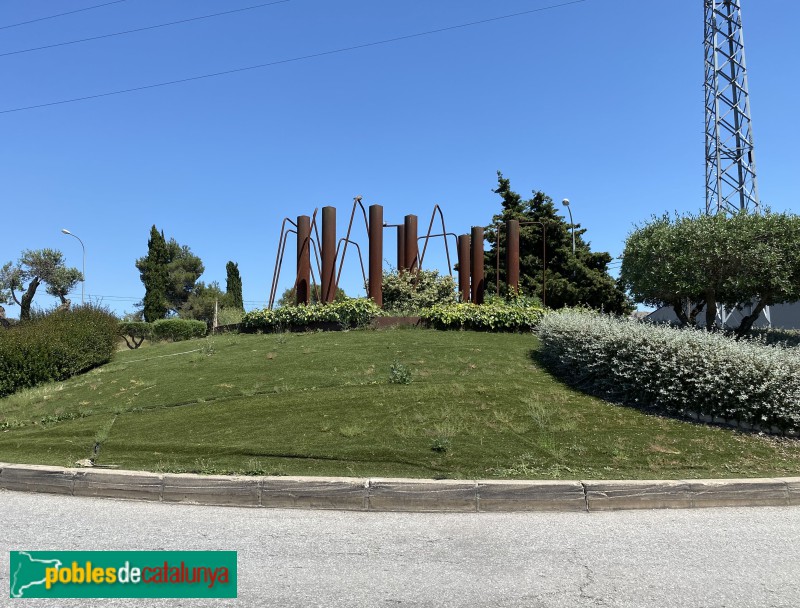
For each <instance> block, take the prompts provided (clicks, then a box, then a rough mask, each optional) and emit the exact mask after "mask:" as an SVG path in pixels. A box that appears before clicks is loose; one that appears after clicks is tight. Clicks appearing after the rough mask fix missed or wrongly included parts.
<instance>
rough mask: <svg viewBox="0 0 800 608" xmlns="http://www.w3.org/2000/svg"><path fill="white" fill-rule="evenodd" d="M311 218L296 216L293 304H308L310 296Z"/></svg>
mask: <svg viewBox="0 0 800 608" xmlns="http://www.w3.org/2000/svg"><path fill="white" fill-rule="evenodd" d="M310 241H311V218H310V217H309V216H307V215H299V216H297V278H296V280H295V292H294V293H295V304H298V305H299V304H308V303H309V297H310V295H311V293H310V291H309V283H310V280H311V243H310Z"/></svg>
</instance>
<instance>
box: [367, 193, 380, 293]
mask: <svg viewBox="0 0 800 608" xmlns="http://www.w3.org/2000/svg"><path fill="white" fill-rule="evenodd" d="M367 297H370V298H372V300H373V301H374V302H375V304H377V305H378V306H379V307H381V308H383V207H382V206H381V205H370V206H369V281H368V283H367Z"/></svg>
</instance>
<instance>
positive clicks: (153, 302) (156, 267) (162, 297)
mask: <svg viewBox="0 0 800 608" xmlns="http://www.w3.org/2000/svg"><path fill="white" fill-rule="evenodd" d="M136 268H137V269H138V270H139V275H140V277H141V279H142V283H143V284H144V287H145V297H144V300H143V305H144V318H145V320H146V321H155V320H157V319H163V318H164V317H165V316H167V315H168V314H169V313H173V314H178V312H179V311H180V310H181V307H182V306H183V305H184V304H186V302H187V300H188V299H189V296H190V295H191V294H192V292H193V291H194V289H195V284H196V283H197V279H199V278H200V275H202V274H203V271H204V270H205V269H204V267H203V262H202V261H201V260H200V258H199V257H198V256H196V255H194V254H193V253H192V250H191V249H189V247H188V246H186V245H180V244H179V243H178V242H177V241H176V240H175V239H174V238H171V239H170V240H169V241H167V240H166V239H165V238H164V233H163V231H162V232H159V231H158V229H157V228H156V227H155V226H153V227H152V228H151V229H150V239H149V240H148V241H147V255H146V256H144V257H141V258H139V259H138V260H136Z"/></svg>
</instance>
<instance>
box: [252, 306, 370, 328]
mask: <svg viewBox="0 0 800 608" xmlns="http://www.w3.org/2000/svg"><path fill="white" fill-rule="evenodd" d="M381 314H382V313H381V309H380V308H378V307H377V306H376V304H375V302H373V301H372V300H366V299H362V298H359V299H356V298H347V299H345V300H342V301H340V302H332V303H330V304H325V305H323V304H310V305H309V306H284V307H281V308H276V309H275V310H269V309H268V308H265V309H263V310H253V311H251V312H248V313H246V314H245V315H244V317H242V324H241V331H243V332H248V333H255V332H258V331H262V332H271V331H281V330H284V329H294V328H301V329H302V328H309V327H313V326H314V325H317V324H322V323H336V324H338V325H340V326H341V327H344V328H349V327H360V326H364V325H367V324H368V323H369V322H370V321H372V319H374V318H375V317H377V316H380V315H381Z"/></svg>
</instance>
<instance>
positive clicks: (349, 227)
mask: <svg viewBox="0 0 800 608" xmlns="http://www.w3.org/2000/svg"><path fill="white" fill-rule="evenodd" d="M356 207H361V213H362V215H363V216H364V226H365V227H366V229H367V234H369V220H368V219H367V210H366V209H364V205H362V204H361V195H358V196H356V197H354V198H353V210H352V211H351V212H350V222H349V223H348V224H347V235H346V236H345V237H344V239H343V240H344V249H342V257H341V259H340V260H339V272H338V273H337V274H336V287H338V286H339V281H340V280H341V278H342V266H344V259H345V257H346V256H347V245H348V244H349V243H352V241H351V240H350V232H351V231H352V230H353V219H354V218H355V215H356ZM341 240H342V239H340V242H341ZM359 255H360V254H359ZM361 264H362V266H363V264H364V262H363V260H362V262H361Z"/></svg>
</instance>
